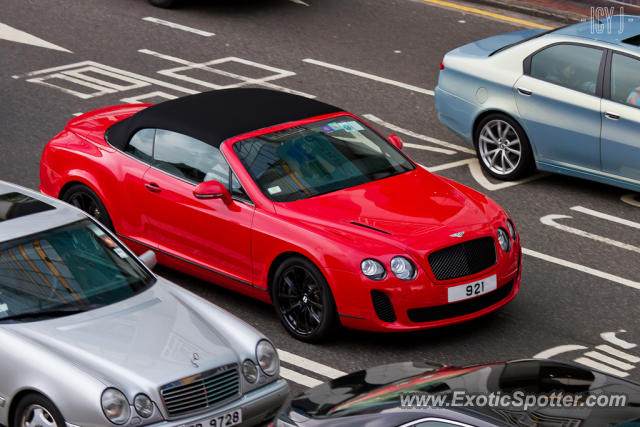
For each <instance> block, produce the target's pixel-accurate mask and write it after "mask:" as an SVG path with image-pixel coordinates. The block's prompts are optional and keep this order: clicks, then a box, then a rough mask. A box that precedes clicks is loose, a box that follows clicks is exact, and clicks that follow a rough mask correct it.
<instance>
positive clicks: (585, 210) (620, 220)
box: [571, 206, 640, 229]
mask: <svg viewBox="0 0 640 427" xmlns="http://www.w3.org/2000/svg"><path fill="white" fill-rule="evenodd" d="M571 210H572V211H576V212H581V213H583V214H587V215H591V216H595V217H597V218H602V219H606V220H607V221H611V222H617V223H618V224H622V225H626V226H628V227H633V228H637V229H640V223H637V222H634V221H629V220H628V219H624V218H619V217H617V216H613V215H609V214H606V213H602V212H598V211H594V210H593V209H589V208H584V207H582V206H574V207H572V208H571Z"/></svg>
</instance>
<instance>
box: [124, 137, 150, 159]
mask: <svg viewBox="0 0 640 427" xmlns="http://www.w3.org/2000/svg"><path fill="white" fill-rule="evenodd" d="M155 132H156V130H155V129H141V130H139V131H138V132H136V133H135V135H133V136H132V137H131V140H130V141H129V144H128V145H127V146H126V147H125V148H124V151H125V152H126V153H129V154H131V155H132V156H133V157H136V158H138V159H140V160H142V161H143V162H145V163H151V158H152V156H153V137H154V135H155Z"/></svg>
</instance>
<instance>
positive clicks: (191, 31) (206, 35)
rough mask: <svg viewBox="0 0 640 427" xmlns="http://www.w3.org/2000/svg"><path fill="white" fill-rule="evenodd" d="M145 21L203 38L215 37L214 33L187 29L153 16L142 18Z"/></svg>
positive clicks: (184, 26)
mask: <svg viewBox="0 0 640 427" xmlns="http://www.w3.org/2000/svg"><path fill="white" fill-rule="evenodd" d="M142 20H143V21H148V22H153V23H154V24H160V25H165V26H167V27H171V28H174V29H176V30H182V31H187V32H189V33H193V34H198V35H199V36H203V37H211V36H215V34H214V33H210V32H208V31H203V30H198V29H197V28H191V27H187V26H186V25H182V24H176V23H175V22H170V21H165V20H164V19H160V18H154V17H153V16H147V17H145V18H142Z"/></svg>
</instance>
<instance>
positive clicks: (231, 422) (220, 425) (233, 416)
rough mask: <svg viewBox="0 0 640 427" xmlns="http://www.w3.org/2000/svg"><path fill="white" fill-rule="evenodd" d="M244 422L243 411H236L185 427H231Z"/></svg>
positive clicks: (185, 426)
mask: <svg viewBox="0 0 640 427" xmlns="http://www.w3.org/2000/svg"><path fill="white" fill-rule="evenodd" d="M241 422H242V409H234V410H233V411H229V412H225V413H224V414H220V415H216V416H215V417H211V418H206V419H204V420H201V421H198V422H195V423H193V424H185V425H184V426H183V427H229V426H235V425H236V424H240V423H241Z"/></svg>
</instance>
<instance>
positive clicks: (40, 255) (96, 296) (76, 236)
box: [0, 220, 155, 322]
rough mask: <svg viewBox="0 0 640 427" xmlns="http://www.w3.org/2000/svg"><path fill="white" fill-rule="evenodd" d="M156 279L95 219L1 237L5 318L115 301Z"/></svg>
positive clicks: (1, 315) (0, 306) (0, 297)
mask: <svg viewBox="0 0 640 427" xmlns="http://www.w3.org/2000/svg"><path fill="white" fill-rule="evenodd" d="M154 282H155V278H154V277H153V276H152V275H151V274H149V273H148V272H147V271H146V270H145V269H144V268H143V267H142V266H141V265H140V264H139V263H138V261H136V260H135V259H134V258H133V257H131V256H130V255H129V253H128V252H127V251H126V250H125V249H124V248H123V247H122V246H121V245H120V244H119V243H118V242H116V241H115V240H113V239H112V238H111V237H110V236H109V235H108V234H107V233H106V232H105V231H103V230H102V229H101V228H100V227H99V226H98V225H96V224H94V223H93V222H92V221H90V220H82V221H79V222H76V223H73V224H70V225H67V226H64V227H60V228H56V229H53V230H48V231H46V232H42V233H38V234H34V235H30V236H28V237H23V238H20V239H15V240H10V241H7V242H2V243H0V322H2V321H3V320H11V319H13V320H16V319H26V320H35V319H40V318H43V317H53V316H61V315H64V314H65V313H66V314H72V313H76V312H81V311H86V310H89V309H92V308H97V307H101V306H104V305H109V304H113V303H115V302H118V301H121V300H123V299H125V298H128V297H130V296H133V295H135V294H137V293H139V292H141V291H143V290H144V289H147V288H148V287H149V286H151V285H152V284H153V283H154Z"/></svg>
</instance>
